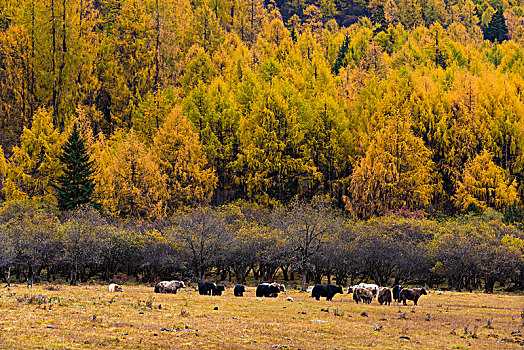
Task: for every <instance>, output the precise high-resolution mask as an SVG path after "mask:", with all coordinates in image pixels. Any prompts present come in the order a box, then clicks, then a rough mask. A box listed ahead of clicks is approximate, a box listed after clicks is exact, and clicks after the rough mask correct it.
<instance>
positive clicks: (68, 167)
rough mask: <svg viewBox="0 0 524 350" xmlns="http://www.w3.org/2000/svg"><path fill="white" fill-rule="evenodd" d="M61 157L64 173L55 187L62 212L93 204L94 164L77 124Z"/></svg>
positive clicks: (63, 148)
mask: <svg viewBox="0 0 524 350" xmlns="http://www.w3.org/2000/svg"><path fill="white" fill-rule="evenodd" d="M62 151H63V153H62V155H61V156H60V157H59V159H60V161H61V162H62V164H63V165H64V173H63V174H62V176H60V177H59V178H58V180H57V184H56V185H54V187H55V189H56V191H57V199H58V207H59V208H60V210H72V209H75V208H76V207H78V206H79V205H81V204H86V203H90V202H91V197H92V195H93V189H94V187H95V185H94V182H93V179H92V178H91V176H92V175H93V162H91V161H90V160H89V154H88V152H87V149H86V146H85V143H84V140H83V139H82V138H81V137H80V132H79V131H78V129H77V126H76V123H75V124H74V126H73V132H72V133H71V135H70V136H69V139H68V140H67V142H66V143H65V144H64V146H63V147H62Z"/></svg>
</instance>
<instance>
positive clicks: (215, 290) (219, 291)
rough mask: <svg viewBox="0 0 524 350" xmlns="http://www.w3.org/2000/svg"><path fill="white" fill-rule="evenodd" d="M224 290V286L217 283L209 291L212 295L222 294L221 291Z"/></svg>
mask: <svg viewBox="0 0 524 350" xmlns="http://www.w3.org/2000/svg"><path fill="white" fill-rule="evenodd" d="M225 290H226V287H225V286H223V285H221V284H219V285H217V286H216V287H215V289H213V290H212V291H211V292H212V295H219V296H220V295H222V293H223V292H224V291H225Z"/></svg>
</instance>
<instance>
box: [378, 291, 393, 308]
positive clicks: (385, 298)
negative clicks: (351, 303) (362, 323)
mask: <svg viewBox="0 0 524 350" xmlns="http://www.w3.org/2000/svg"><path fill="white" fill-rule="evenodd" d="M391 299H392V297H391V289H389V288H388V287H380V288H379V289H378V297H377V300H378V302H379V304H380V305H382V304H385V305H390V304H391Z"/></svg>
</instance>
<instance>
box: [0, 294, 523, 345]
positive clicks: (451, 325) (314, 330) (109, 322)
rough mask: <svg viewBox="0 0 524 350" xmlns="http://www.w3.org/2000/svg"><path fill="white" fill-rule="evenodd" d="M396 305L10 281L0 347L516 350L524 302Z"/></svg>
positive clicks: (0, 302) (441, 300)
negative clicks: (30, 284)
mask: <svg viewBox="0 0 524 350" xmlns="http://www.w3.org/2000/svg"><path fill="white" fill-rule="evenodd" d="M287 297H292V298H293V300H294V301H288V300H287ZM394 304H395V305H391V306H380V305H379V304H378V303H377V302H376V301H373V303H372V304H371V305H362V304H358V305H356V304H355V303H354V302H353V300H352V299H351V295H340V294H337V295H336V296H335V298H334V301H333V302H326V301H325V300H322V301H315V300H313V299H312V298H310V297H309V295H308V294H306V293H300V292H297V291H288V292H287V294H281V295H280V296H279V297H278V298H276V299H263V300H260V299H257V298H256V297H255V288H253V287H251V288H248V290H247V293H246V296H245V297H243V298H236V297H234V296H233V291H232V289H227V290H226V293H225V295H224V296H222V297H212V296H200V295H198V293H197V292H195V291H194V290H192V289H191V288H187V289H186V290H182V291H179V293H178V294H176V295H173V294H154V293H153V288H152V287H145V286H124V293H114V294H110V293H109V292H108V291H107V286H101V285H97V286H91V285H86V286H79V287H69V286H51V285H47V286H46V285H43V286H36V287H35V288H34V289H32V290H29V289H27V288H26V287H25V286H22V285H14V286H12V287H11V288H5V289H1V290H0V308H1V315H2V316H1V318H0V348H2V349H21V348H45V349H100V348H108V349H185V348H198V349H360V348H366V347H374V348H379V349H398V348H420V349H460V348H469V349H512V348H523V338H524V337H523V336H524V327H523V322H524V320H523V319H522V317H524V315H521V313H522V312H524V296H517V295H501V294H494V295H488V294H481V293H478V294H477V293H472V294H470V293H452V292H444V293H442V292H436V293H435V292H430V294H429V295H427V296H422V298H421V299H420V301H419V306H417V307H414V306H413V304H412V303H411V302H410V304H409V305H408V306H407V307H399V306H398V305H397V304H396V303H394ZM488 320H490V321H488ZM519 330H520V331H519Z"/></svg>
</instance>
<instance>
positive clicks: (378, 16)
mask: <svg viewBox="0 0 524 350" xmlns="http://www.w3.org/2000/svg"><path fill="white" fill-rule="evenodd" d="M371 21H372V22H373V24H375V25H376V26H377V28H376V29H375V30H374V31H373V32H374V33H375V34H378V33H380V32H385V31H386V30H388V21H387V20H386V14H385V12H384V5H377V7H376V8H375V11H373V15H372V16H371Z"/></svg>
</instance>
